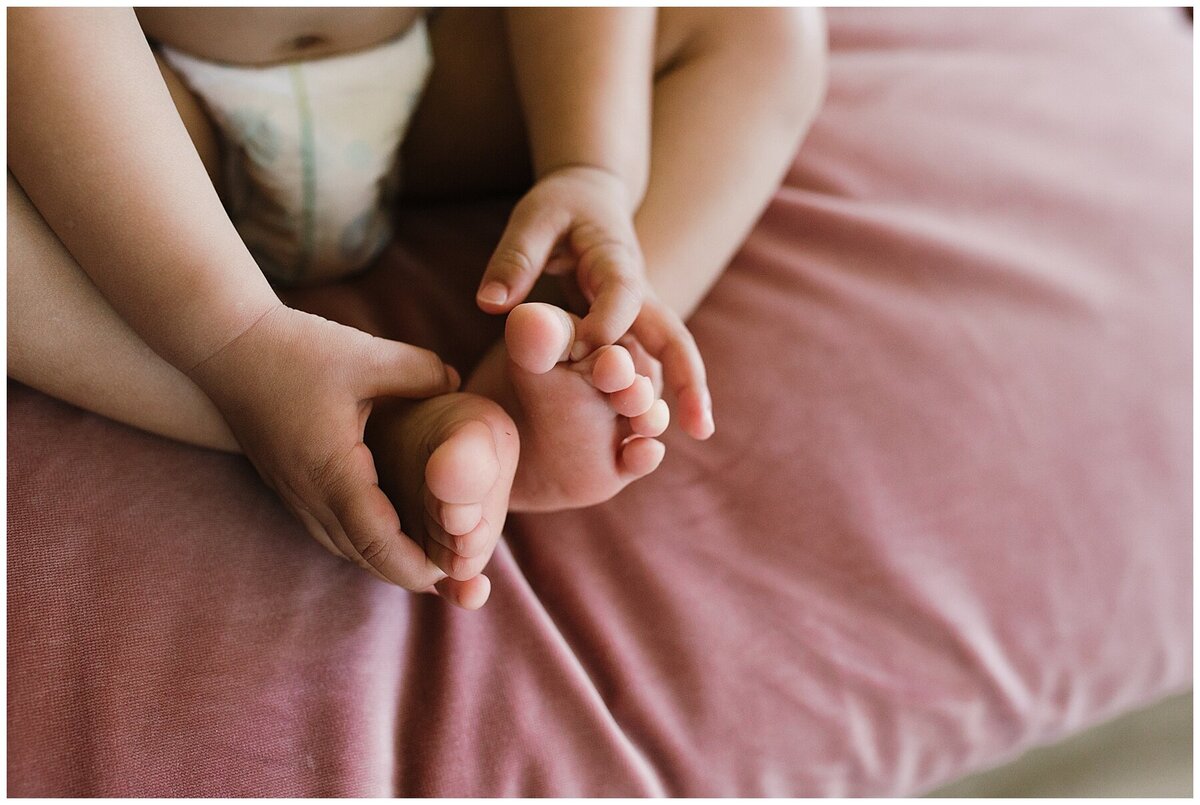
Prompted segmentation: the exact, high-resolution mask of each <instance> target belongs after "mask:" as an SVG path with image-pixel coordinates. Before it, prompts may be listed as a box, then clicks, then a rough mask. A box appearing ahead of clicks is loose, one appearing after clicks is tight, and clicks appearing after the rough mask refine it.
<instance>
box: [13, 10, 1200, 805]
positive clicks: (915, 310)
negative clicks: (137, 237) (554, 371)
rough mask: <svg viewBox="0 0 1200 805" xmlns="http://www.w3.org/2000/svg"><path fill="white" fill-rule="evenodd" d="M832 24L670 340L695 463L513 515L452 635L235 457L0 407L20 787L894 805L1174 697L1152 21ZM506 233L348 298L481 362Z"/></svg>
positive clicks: (479, 232)
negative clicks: (707, 286) (748, 208)
mask: <svg viewBox="0 0 1200 805" xmlns="http://www.w3.org/2000/svg"><path fill="white" fill-rule="evenodd" d="M830 24H831V37H832V85H831V87H830V92H829V97H828V101H827V104H826V107H825V109H824V111H823V112H822V113H821V116H820V118H819V120H818V121H817V123H816V126H815V128H814V129H813V131H812V134H811V136H810V137H809V139H808V142H807V144H806V145H805V147H804V149H803V151H802V153H801V154H800V157H799V159H798V161H797V162H796V164H795V166H794V168H793V169H792V171H791V173H790V175H789V176H788V178H787V181H786V183H785V186H784V187H783V189H782V190H780V192H779V194H778V197H777V198H776V199H775V201H774V203H773V204H772V205H771V207H770V209H769V210H768V211H767V213H766V215H765V216H764V218H763V220H762V222H761V223H760V225H759V226H758V227H757V229H756V230H755V231H754V233H753V235H752V236H751V237H750V239H749V241H748V242H747V243H746V245H745V248H744V249H743V250H742V252H741V254H740V255H739V256H738V258H737V259H736V260H735V261H734V263H733V265H732V266H731V267H730V269H729V271H728V272H727V274H726V275H725V277H724V278H723V279H722V280H721V282H720V283H719V284H718V286H717V287H716V289H715V290H714V291H713V293H712V294H711V296H710V298H709V299H708V300H707V301H706V303H705V304H704V306H703V308H702V309H701V310H700V312H699V313H697V315H696V316H695V318H694V320H693V322H692V324H693V327H694V330H695V333H696V336H697V338H698V339H699V342H700V344H701V347H702V349H703V350H704V352H705V354H706V356H707V357H708V361H709V367H710V372H711V378H712V384H713V389H714V395H715V401H716V407H717V424H718V431H717V435H716V437H715V438H714V439H713V440H712V441H710V442H708V443H704V444H696V443H692V442H689V441H688V440H687V439H685V438H682V437H680V436H679V435H678V434H672V436H671V437H670V438H669V439H668V442H669V449H668V455H667V460H666V462H665V463H664V465H663V466H662V468H661V469H660V470H659V472H658V473H657V474H655V475H654V476H653V477H652V478H650V479H647V480H645V481H643V482H640V483H637V484H635V485H634V486H632V487H630V488H629V489H628V490H626V491H625V492H624V493H622V494H621V495H620V496H618V497H617V498H616V499H615V500H613V501H611V502H610V503H608V504H606V505H603V506H599V507H596V508H593V509H589V510H586V511H577V512H570V513H563V514H555V515H540V516H514V517H512V518H511V520H510V524H509V528H508V537H507V544H506V545H503V546H502V547H501V548H500V549H499V550H498V552H497V554H496V556H495V558H494V560H493V562H492V564H491V566H490V571H489V572H490V575H491V576H492V579H493V581H494V584H495V592H494V595H493V601H492V603H490V604H489V605H488V607H486V608H485V609H484V610H483V611H482V612H480V613H475V614H471V613H464V612H458V611H451V610H450V609H449V608H448V607H446V606H444V605H442V604H441V603H439V602H438V601H436V600H434V599H432V598H428V597H414V596H410V595H409V594H407V593H405V592H403V591H401V590H398V589H394V588H390V587H388V586H385V585H384V584H382V583H379V582H376V581H375V580H373V579H371V578H369V577H368V576H367V575H366V574H364V573H363V572H362V571H360V570H358V569H356V568H354V567H352V566H350V565H348V564H345V563H340V562H338V561H335V560H333V559H331V558H330V557H329V556H328V555H327V554H326V553H325V552H324V551H323V550H322V549H321V548H319V547H318V546H317V545H316V544H314V543H311V542H310V541H309V540H308V538H307V537H306V536H305V535H304V533H303V531H302V530H301V529H300V527H298V526H297V525H296V524H294V523H293V522H291V521H290V520H289V518H288V516H287V515H286V514H285V512H284V511H283V509H282V508H281V507H280V505H279V504H278V503H277V502H276V501H275V500H274V499H273V498H272V496H271V494H270V493H269V492H268V491H267V490H266V489H265V488H264V487H263V486H262V485H261V483H260V482H259V481H258V480H257V478H256V476H255V475H254V473H253V471H252V470H251V468H250V467H249V465H248V464H247V463H246V462H244V461H243V460H241V459H240V458H236V457H229V456H223V455H218V454H215V453H211V452H206V451H202V450H197V449H192V448H188V447H184V446H181V445H177V444H173V443H170V442H167V441H165V440H162V439H159V438H156V437H152V436H148V435H145V434H141V433H138V432H135V431H133V430H130V429H127V428H125V427H122V426H120V425H116V424H114V423H111V422H108V421H106V420H103V419H101V418H99V417H96V416H93V415H90V414H87V413H83V412H81V411H79V410H77V409H74V408H71V407H69V406H67V405H64V404H61V403H58V402H55V401H52V400H50V399H48V398H46V397H44V396H42V395H40V394H37V393H35V392H32V391H30V390H28V389H26V388H24V387H21V386H18V385H15V384H10V388H9V426H8V427H9V430H8V434H9V455H8V483H9V485H8V516H9V520H8V525H9V547H8V550H9V562H8V585H9V586H8V606H9V637H8V651H9V699H8V717H9V733H8V736H9V742H8V746H9V750H8V752H9V754H8V781H9V793H10V794H13V795H48V794H60V795H69V794H76V795H78V794H103V795H129V794H159V795H172V794H175V795H178V794H190V795H212V794H223V795H244V794H260V795H275V794H292V795H304V794H308V795H326V794H344V795H362V794H377V795H389V794H406V795H493V796H503V795H517V794H524V795H560V796H571V795H639V794H674V795H731V794H740V795H746V796H758V795H829V794H843V795H890V794H911V793H916V792H920V791H922V790H925V789H928V788H930V787H932V786H934V785H936V784H939V783H941V782H944V781H946V780H948V779H951V778H953V777H956V776H959V775H961V774H963V773H965V772H967V771H970V770H973V769H975V768H978V767H980V766H984V765H989V764H994V763H997V762H1000V761H1002V760H1004V759H1006V758H1008V757H1010V756H1012V755H1013V754H1015V753H1016V752H1018V751H1020V750H1022V749H1023V748H1026V747H1028V746H1030V745H1032V744H1035V743H1038V742H1044V741H1048V740H1051V739H1053V738H1056V737H1058V736H1060V735H1063V734H1065V733H1068V732H1071V731H1074V730H1077V729H1079V728H1081V727H1084V726H1086V725H1088V724H1091V723H1093V722H1095V721H1097V720H1100V719H1103V718H1106V717H1108V716H1111V715H1114V714H1116V713H1118V712H1120V711H1122V710H1125V709H1128V708H1130V707H1134V706H1137V705H1139V704H1142V703H1145V702H1148V701H1150V700H1152V699H1155V698H1157V697H1160V696H1162V695H1165V694H1167V693H1170V692H1173V691H1177V690H1180V689H1182V688H1184V687H1186V686H1188V685H1189V684H1190V679H1191V673H1192V669H1191V655H1192V645H1191V634H1192V626H1191V598H1192V580H1191V566H1192V563H1191V542H1190V534H1191V515H1192V511H1191V503H1190V495H1191V451H1190V448H1189V443H1190V442H1189V440H1190V435H1191V418H1190V404H1191V368H1190V367H1191V350H1190V347H1189V343H1190V339H1189V336H1190V332H1191V288H1192V278H1191V246H1192V231H1191V218H1192V195H1191V192H1192V175H1191V172H1192V164H1191V33H1190V30H1189V29H1188V27H1187V24H1186V22H1185V20H1184V18H1183V15H1182V14H1180V13H1179V12H1178V11H1175V10H1167V9H1142V10H1103V11H1094V10H1066V11H1063V10H1036V11H1030V10H1016V9H1010V10H1000V11H982V10H980V11H953V10H922V11H908V10H886V11H883V10H867V9H863V10H836V11H831V12H830ZM502 221H503V209H502V208H501V207H499V206H496V205H483V206H481V207H475V208H462V209H457V210H445V209H443V210H438V211H429V212H424V213H415V214H413V215H411V216H409V217H408V218H407V219H406V221H405V223H404V226H403V227H402V233H401V238H402V239H403V242H404V244H405V245H404V246H403V247H399V246H397V247H396V248H394V249H393V250H392V251H391V252H390V253H389V255H388V258H387V261H386V262H387V264H388V265H387V271H386V272H384V271H381V272H376V275H375V276H372V277H368V278H367V279H366V280H363V281H362V282H361V283H359V284H358V285H356V286H355V288H354V289H352V290H353V291H356V292H358V293H363V294H365V296H355V295H354V293H351V292H345V293H346V294H347V295H346V296H345V297H344V301H345V303H346V304H357V305H364V306H374V309H375V310H376V311H377V312H378V314H379V316H380V320H381V322H382V324H381V326H383V327H385V328H389V329H390V330H391V331H392V332H394V333H396V334H399V335H405V336H407V337H411V338H414V339H417V340H421V341H423V342H424V343H430V344H433V345H436V346H438V347H439V348H440V349H442V350H443V351H444V352H446V353H447V354H448V355H451V356H453V357H454V358H455V360H459V361H463V362H465V361H469V358H470V356H471V355H474V354H477V353H478V351H479V349H480V348H481V345H482V343H483V340H482V339H483V337H482V335H481V333H482V332H483V328H481V327H471V326H468V325H471V324H479V323H480V322H481V320H482V317H480V316H476V315H474V314H469V313H463V312H462V311H461V310H458V309H457V308H456V306H458V305H460V304H461V300H462V299H463V298H464V297H463V295H464V294H468V293H469V291H468V290H467V289H464V288H456V289H449V288H441V290H438V287H439V283H442V282H443V280H442V279H441V278H442V277H444V276H445V275H446V273H447V270H446V266H447V265H450V264H452V263H455V262H458V263H459V264H461V265H466V266H471V265H481V264H482V262H481V261H482V259H483V257H484V256H485V255H486V253H487V250H488V247H489V246H490V245H491V242H494V241H493V240H492V239H494V237H495V235H496V233H497V232H498V227H499V226H500V225H501V224H502ZM388 272H390V273H388ZM388 289H390V290H388ZM422 289H424V290H422ZM368 291H369V293H368ZM384 291H387V292H388V293H389V294H391V295H385V294H384ZM402 293H408V294H409V296H408V297H407V300H408V301H406V298H404V297H401V296H400V294H402ZM414 295H417V296H418V298H419V299H420V300H421V301H420V303H419V304H418V303H414V302H413V301H411V300H412V298H413V296H414ZM400 323H403V325H404V326H403V327H401V326H399V324H400ZM491 324H492V326H493V332H494V323H491ZM450 325H453V326H450ZM434 328H439V329H441V333H440V334H437V333H435V332H434Z"/></svg>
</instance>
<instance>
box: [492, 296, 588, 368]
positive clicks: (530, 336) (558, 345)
mask: <svg viewBox="0 0 1200 805" xmlns="http://www.w3.org/2000/svg"><path fill="white" fill-rule="evenodd" d="M574 340H575V320H574V319H573V318H572V317H571V315H570V314H568V313H567V312H566V311H565V310H563V309H562V308H557V307H555V306H554V305H547V304H544V303H542V302H526V303H525V304H523V305H517V306H516V307H515V308H513V311H512V313H509V314H508V320H507V322H506V323H505V325H504V343H505V346H507V347H508V355H509V357H510V358H512V360H513V362H514V363H516V364H517V366H520V367H521V368H522V369H524V370H525V371H527V372H532V373H534V374H538V375H540V374H545V373H546V372H549V371H550V370H551V369H553V368H554V365H555V364H557V363H558V362H559V361H563V360H566V358H567V357H568V355H569V354H570V349H571V343H572V342H573V341H574Z"/></svg>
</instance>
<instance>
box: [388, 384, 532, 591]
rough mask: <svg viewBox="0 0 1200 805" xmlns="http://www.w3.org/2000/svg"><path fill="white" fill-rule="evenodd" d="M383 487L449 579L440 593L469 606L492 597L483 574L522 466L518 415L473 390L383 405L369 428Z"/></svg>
mask: <svg viewBox="0 0 1200 805" xmlns="http://www.w3.org/2000/svg"><path fill="white" fill-rule="evenodd" d="M367 436H368V443H369V446H370V448H371V451H372V452H373V453H374V455H375V457H376V460H375V463H376V466H377V468H378V472H379V485H380V487H381V488H382V489H383V491H384V492H385V493H387V495H388V498H389V499H390V500H391V501H392V504H393V505H394V506H395V507H396V511H397V512H398V513H399V515H400V522H401V525H402V527H403V529H404V533H406V534H407V535H408V536H409V537H411V538H412V539H414V540H415V541H416V542H417V543H418V544H419V545H421V547H422V548H424V549H425V553H426V555H427V556H429V558H430V559H431V560H432V561H433V563H434V564H435V565H437V566H438V567H439V568H441V570H442V571H443V572H444V573H446V575H447V576H448V578H447V579H445V580H443V581H442V582H439V583H438V585H437V589H438V592H439V593H441V594H442V595H443V596H444V597H446V598H448V599H449V600H450V601H451V602H453V603H455V604H458V605H459V606H462V607H465V608H466V609H478V608H479V607H481V606H483V603H484V602H485V601H486V600H487V597H488V593H489V591H490V590H491V583H490V582H489V581H488V579H487V577H486V576H484V575H482V574H481V573H480V571H482V570H483V567H484V565H486V564H487V561H488V559H489V558H491V554H492V549H493V548H494V547H495V545H496V541H497V540H498V539H499V538H500V529H501V528H502V527H503V526H504V518H505V515H506V514H507V512H508V507H509V490H510V488H511V487H512V481H513V473H514V471H515V470H516V466H517V453H518V437H517V430H516V426H515V425H514V423H513V421H512V419H511V418H510V417H509V416H508V414H506V413H505V412H504V410H503V409H502V408H501V407H500V406H499V405H497V404H496V403H495V402H493V401H491V400H488V399H485V398H483V397H480V396H477V395H475V394H444V395H442V396H440V397H434V398H432V399H428V400H424V401H422V402H420V403H417V404H415V405H407V404H405V405H399V406H396V407H394V408H391V409H385V410H380V411H378V412H377V413H376V414H374V415H373V416H372V417H371V420H370V422H369V423H368V427H367Z"/></svg>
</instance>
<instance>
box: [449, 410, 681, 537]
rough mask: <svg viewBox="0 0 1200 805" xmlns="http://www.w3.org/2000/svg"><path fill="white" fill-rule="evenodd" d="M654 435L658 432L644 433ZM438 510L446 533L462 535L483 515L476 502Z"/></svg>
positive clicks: (455, 504)
mask: <svg viewBox="0 0 1200 805" xmlns="http://www.w3.org/2000/svg"><path fill="white" fill-rule="evenodd" d="M645 435H654V436H657V435H658V434H657V433H655V434H645ZM438 508H439V509H440V511H439V512H438V515H437V520H438V522H439V523H441V525H442V528H444V529H446V533H447V534H453V535H454V536H462V535H463V534H467V533H470V531H471V530H472V529H473V528H475V526H477V525H479V520H480V518H481V517H483V507H482V506H481V505H480V504H478V503H443V504H441V506H439V507H438Z"/></svg>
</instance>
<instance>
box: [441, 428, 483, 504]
mask: <svg viewBox="0 0 1200 805" xmlns="http://www.w3.org/2000/svg"><path fill="white" fill-rule="evenodd" d="M499 477H500V460H499V458H497V455H496V443H495V441H494V440H493V438H492V429H491V428H490V427H488V426H487V425H486V424H484V423H483V422H480V421H478V420H476V421H471V422H467V423H465V424H463V425H462V426H461V427H459V428H458V430H456V431H455V432H454V433H453V434H451V435H450V437H449V438H448V439H446V440H445V441H444V442H442V443H441V444H440V445H438V447H437V449H436V450H434V451H433V454H432V455H430V456H429V461H428V462H427V463H426V464H425V486H426V488H428V489H429V492H430V493H431V494H432V495H433V496H434V497H435V498H437V499H438V500H439V501H441V502H442V503H450V504H459V505H465V504H478V503H479V502H480V501H482V500H483V498H484V496H485V495H486V494H487V493H488V491H489V490H490V489H491V488H492V487H493V486H494V485H495V484H496V479H497V478H499Z"/></svg>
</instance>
